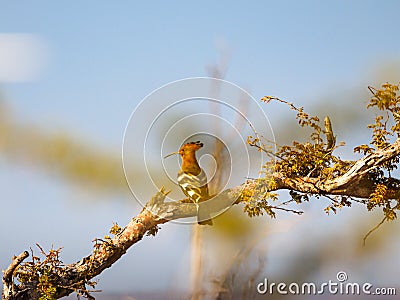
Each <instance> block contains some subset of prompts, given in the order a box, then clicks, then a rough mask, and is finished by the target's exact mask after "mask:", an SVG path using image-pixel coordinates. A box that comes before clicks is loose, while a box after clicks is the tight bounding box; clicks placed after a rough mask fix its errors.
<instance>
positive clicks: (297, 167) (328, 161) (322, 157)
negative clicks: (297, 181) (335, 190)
mask: <svg viewBox="0 0 400 300" xmlns="http://www.w3.org/2000/svg"><path fill="white" fill-rule="evenodd" d="M261 100H263V101H265V102H267V103H268V102H270V101H272V100H276V101H279V102H281V103H284V104H286V105H288V106H289V107H290V109H292V110H294V111H295V112H296V113H297V114H296V119H297V121H298V123H299V125H300V126H301V127H308V128H310V129H311V134H310V137H309V140H308V141H306V142H298V141H293V143H292V145H285V146H279V147H278V149H277V151H276V152H275V153H273V155H274V156H275V158H276V159H275V160H273V161H269V162H268V163H267V165H268V166H267V167H271V166H272V167H273V168H274V171H275V172H279V174H282V175H283V176H285V177H287V178H295V177H307V178H320V179H333V178H335V177H337V176H340V175H342V174H344V173H345V172H346V171H347V170H348V169H349V167H351V165H352V162H350V161H344V160H342V159H340V158H339V157H337V156H335V155H333V150H334V149H335V148H336V145H335V140H336V138H335V136H334V135H333V132H332V125H331V122H330V119H329V117H326V118H325V122H324V125H322V124H321V123H322V122H321V121H320V119H319V118H318V117H317V116H310V115H309V114H308V113H306V112H305V111H304V109H303V107H300V108H297V107H296V106H294V105H293V104H292V103H289V102H287V101H285V100H281V99H279V98H276V97H270V96H269V97H268V96H267V97H264V98H262V99H261ZM323 126H324V128H323ZM324 139H325V140H326V142H325V141H324ZM248 143H249V144H250V145H251V146H254V145H255V144H257V145H258V146H259V147H264V145H261V146H260V140H259V139H258V138H257V139H254V138H252V137H250V139H249V140H248ZM343 145H344V143H340V144H339V146H343Z"/></svg>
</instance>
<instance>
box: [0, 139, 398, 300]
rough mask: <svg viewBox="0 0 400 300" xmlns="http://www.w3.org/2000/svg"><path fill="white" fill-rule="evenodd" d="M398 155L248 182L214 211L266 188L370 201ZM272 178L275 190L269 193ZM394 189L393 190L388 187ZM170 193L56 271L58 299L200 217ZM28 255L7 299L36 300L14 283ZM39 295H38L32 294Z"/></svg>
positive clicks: (8, 286)
mask: <svg viewBox="0 0 400 300" xmlns="http://www.w3.org/2000/svg"><path fill="white" fill-rule="evenodd" d="M399 154H400V140H397V141H396V142H395V143H393V144H392V145H390V146H388V147H387V148H385V149H382V150H377V151H376V152H374V153H372V154H369V155H367V156H365V157H363V158H362V159H360V160H358V161H357V162H356V163H355V164H354V165H353V166H352V167H351V168H350V169H349V170H348V171H347V172H346V173H345V174H343V175H342V176H339V177H337V178H335V179H333V180H320V179H318V178H309V177H299V178H286V177H284V176H283V175H282V174H279V173H273V174H272V175H271V176H270V177H269V178H263V179H250V180H247V181H246V182H245V183H243V184H242V185H240V186H237V187H234V188H231V189H228V190H225V191H223V192H221V193H220V194H218V195H217V196H215V197H214V198H213V201H212V203H213V204H212V209H213V211H220V210H223V209H226V208H228V207H230V206H231V205H233V204H238V203H240V202H243V201H247V200H248V198H246V197H244V196H243V195H244V194H249V193H250V195H251V196H250V197H251V198H255V199H257V197H260V195H258V194H256V193H255V191H258V190H260V189H259V188H260V187H263V188H264V190H265V189H267V190H268V191H271V190H282V189H287V190H293V191H298V192H301V193H307V194H315V195H343V196H349V197H356V198H364V199H365V198H369V196H370V195H371V194H372V193H373V192H374V190H375V186H376V183H375V182H374V181H373V180H372V179H370V176H369V174H368V172H369V171H371V170H373V169H374V168H376V167H379V166H380V165H381V164H382V163H384V162H386V161H388V160H390V159H392V158H394V157H396V156H398V155H399ZM271 179H272V180H273V181H274V186H273V188H272V189H271V188H270V183H271ZM383 180H386V182H387V183H388V187H389V190H388V191H389V192H388V194H387V195H388V197H393V198H399V197H400V192H399V190H398V187H399V186H400V180H398V179H395V178H384V179H383ZM390 187H392V188H390ZM167 194H168V193H167V192H166V191H165V190H164V189H161V191H160V192H158V193H157V194H156V195H154V196H153V197H152V198H151V199H150V201H149V202H148V203H147V204H146V206H145V207H144V208H143V210H142V211H141V212H140V213H139V214H138V215H137V216H136V217H134V218H132V220H131V221H130V222H129V223H128V225H126V226H125V228H123V229H122V230H121V231H120V232H119V233H117V234H116V235H115V236H114V237H113V238H109V239H106V240H96V244H95V247H94V250H93V252H92V253H91V254H90V255H88V256H86V257H84V258H83V259H81V260H80V261H78V262H76V263H73V264H69V265H65V266H63V267H62V268H60V269H59V270H58V271H57V272H58V273H57V276H58V277H57V278H59V280H58V282H56V286H57V292H56V294H55V295H54V296H55V298H61V297H63V296H67V295H69V294H71V293H72V292H74V291H77V290H84V287H85V285H86V284H87V283H88V282H89V281H90V280H91V279H92V278H94V277H95V276H97V275H99V274H100V273H101V272H102V271H104V270H105V269H107V268H109V267H111V266H112V265H113V264H114V263H115V262H116V261H117V260H118V259H120V258H121V256H122V255H123V254H125V253H126V251H127V250H128V249H129V248H130V247H131V246H132V245H134V244H135V243H137V242H139V241H140V240H141V239H142V238H143V236H144V235H145V234H148V235H149V234H155V233H156V232H157V229H158V225H160V224H163V223H166V222H169V221H171V220H175V219H180V218H187V217H193V216H196V215H197V208H196V206H195V205H194V204H192V203H185V202H182V201H181V202H165V198H166V195H167ZM27 256H28V253H27V252H24V253H22V254H20V255H19V256H17V257H16V258H14V260H13V262H12V263H11V264H10V266H9V267H8V268H7V270H6V271H5V272H4V275H3V286H4V287H3V299H4V300H5V299H7V300H11V299H24V298H26V297H27V295H30V298H31V299H38V297H39V296H40V295H39V293H37V292H36V293H32V291H34V290H37V286H38V282H27V283H20V284H19V285H16V284H14V283H13V273H14V271H15V270H16V268H17V266H19V265H20V264H21V262H22V261H23V260H24V259H25V258H26V257H27ZM32 295H36V296H32Z"/></svg>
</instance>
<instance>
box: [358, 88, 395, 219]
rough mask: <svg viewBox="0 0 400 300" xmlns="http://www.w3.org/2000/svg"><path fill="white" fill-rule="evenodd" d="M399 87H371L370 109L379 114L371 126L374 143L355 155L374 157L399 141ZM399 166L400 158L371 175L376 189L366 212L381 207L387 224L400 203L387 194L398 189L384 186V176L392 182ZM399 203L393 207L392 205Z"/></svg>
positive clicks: (380, 167) (359, 150)
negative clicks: (393, 173)
mask: <svg viewBox="0 0 400 300" xmlns="http://www.w3.org/2000/svg"><path fill="white" fill-rule="evenodd" d="M399 85H400V84H390V83H384V84H382V86H381V88H380V89H376V88H374V87H369V90H370V91H371V93H372V97H371V99H370V100H369V103H368V105H367V108H375V109H377V111H378V113H377V116H376V117H375V122H374V123H372V124H369V125H368V128H371V129H372V139H371V142H370V144H369V145H367V144H363V145H360V146H358V147H355V148H354V152H358V153H363V154H364V155H367V154H370V153H374V152H375V151H377V150H381V149H384V148H386V147H388V146H390V144H391V142H392V140H393V139H397V138H399V137H400V95H399ZM399 162H400V158H399V157H398V156H396V157H393V158H392V159H390V160H388V161H386V162H384V163H383V164H382V165H380V166H378V167H377V168H375V169H374V170H372V171H371V172H370V173H369V177H370V179H372V180H373V181H374V182H375V184H376V186H375V190H374V192H373V193H372V194H371V195H370V197H369V199H368V202H367V209H368V210H372V209H374V208H376V207H382V210H383V213H384V215H385V220H388V221H390V220H394V219H395V218H396V217H397V214H396V210H398V209H399V208H400V207H399V206H400V205H399V199H393V197H391V196H390V195H389V193H388V190H389V189H390V188H391V189H396V187H392V186H390V185H388V183H387V182H385V180H384V179H385V174H388V177H389V178H391V171H393V170H395V169H397V165H398V164H399ZM393 201H394V202H396V204H395V205H393V203H392V202H393Z"/></svg>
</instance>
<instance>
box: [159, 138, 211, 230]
mask: <svg viewBox="0 0 400 300" xmlns="http://www.w3.org/2000/svg"><path fill="white" fill-rule="evenodd" d="M201 147H203V143H200V141H197V142H190V143H186V144H184V145H182V147H181V148H180V149H179V151H178V152H173V153H171V154H168V155H167V156H165V158H166V157H168V156H170V155H173V154H179V155H180V156H181V158H182V166H181V169H180V170H179V171H178V184H179V186H180V187H181V189H182V191H183V193H184V194H185V195H186V196H187V197H189V199H190V200H191V201H193V202H194V203H195V204H196V206H197V223H198V224H200V225H212V220H211V216H210V213H209V211H208V209H207V206H206V205H204V204H203V205H198V204H199V203H201V202H204V201H207V200H208V199H209V198H210V195H209V193H208V186H207V176H206V173H205V172H204V170H203V169H201V168H200V166H199V163H198V162H197V159H196V151H197V150H199V149H200V148H201Z"/></svg>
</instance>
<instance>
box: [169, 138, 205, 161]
mask: <svg viewBox="0 0 400 300" xmlns="http://www.w3.org/2000/svg"><path fill="white" fill-rule="evenodd" d="M201 147H203V143H201V142H200V141H197V142H190V143H186V144H183V145H182V146H181V148H180V149H179V151H177V152H172V153H170V154H168V155H167V156H165V157H164V158H167V157H169V156H171V155H174V154H179V155H180V156H181V157H185V156H186V155H188V154H190V153H194V152H196V151H197V150H199V149H200V148H201Z"/></svg>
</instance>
